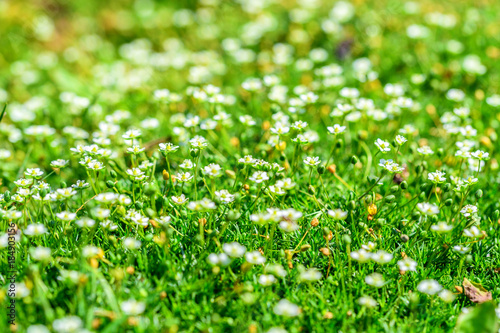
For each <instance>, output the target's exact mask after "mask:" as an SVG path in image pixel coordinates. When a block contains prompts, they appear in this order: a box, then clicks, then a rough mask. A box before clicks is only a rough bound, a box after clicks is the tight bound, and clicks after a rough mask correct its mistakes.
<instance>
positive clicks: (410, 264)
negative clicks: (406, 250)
mask: <svg viewBox="0 0 500 333" xmlns="http://www.w3.org/2000/svg"><path fill="white" fill-rule="evenodd" d="M398 266H399V270H400V271H403V272H407V271H413V272H415V271H416V270H417V262H416V261H415V260H413V259H410V258H405V259H403V260H399V261H398Z"/></svg>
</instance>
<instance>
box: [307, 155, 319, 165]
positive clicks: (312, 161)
mask: <svg viewBox="0 0 500 333" xmlns="http://www.w3.org/2000/svg"><path fill="white" fill-rule="evenodd" d="M304 163H305V164H306V165H308V166H310V167H314V166H316V165H318V164H320V163H321V161H320V160H319V157H318V156H316V157H310V156H307V157H306V158H305V159H304Z"/></svg>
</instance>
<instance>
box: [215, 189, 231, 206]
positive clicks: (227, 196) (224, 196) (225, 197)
mask: <svg viewBox="0 0 500 333" xmlns="http://www.w3.org/2000/svg"><path fill="white" fill-rule="evenodd" d="M215 196H216V197H217V199H219V200H220V201H221V202H222V203H225V204H228V203H231V202H233V201H234V194H231V193H229V192H228V190H220V191H215Z"/></svg>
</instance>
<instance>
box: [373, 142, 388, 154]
mask: <svg viewBox="0 0 500 333" xmlns="http://www.w3.org/2000/svg"><path fill="white" fill-rule="evenodd" d="M375 145H376V146H377V147H378V149H380V151H381V152H382V153H387V152H388V151H391V145H390V144H389V142H387V141H384V140H382V139H377V141H375Z"/></svg>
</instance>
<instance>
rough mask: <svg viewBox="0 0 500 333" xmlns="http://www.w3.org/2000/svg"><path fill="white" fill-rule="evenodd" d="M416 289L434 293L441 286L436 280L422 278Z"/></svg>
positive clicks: (425, 292) (428, 293)
mask: <svg viewBox="0 0 500 333" xmlns="http://www.w3.org/2000/svg"><path fill="white" fill-rule="evenodd" d="M417 289H418V291H420V292H421V293H424V294H427V295H435V294H437V293H438V292H440V291H441V290H442V289H443V287H441V285H440V284H439V282H437V281H436V280H423V281H421V282H420V283H419V284H418V286H417Z"/></svg>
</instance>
